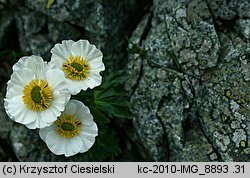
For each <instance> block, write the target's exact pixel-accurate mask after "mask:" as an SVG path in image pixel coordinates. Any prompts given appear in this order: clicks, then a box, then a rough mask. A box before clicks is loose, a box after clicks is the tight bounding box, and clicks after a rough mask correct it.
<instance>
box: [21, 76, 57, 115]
mask: <svg viewBox="0 0 250 178" xmlns="http://www.w3.org/2000/svg"><path fill="white" fill-rule="evenodd" d="M23 94H24V95H23V96H22V98H23V102H24V103H25V104H26V107H27V108H28V109H30V110H32V111H37V110H40V111H43V110H45V109H47V108H48V107H49V104H50V102H51V100H52V90H51V88H50V86H49V85H48V82H46V81H44V80H32V81H31V82H30V83H28V84H27V85H25V87H24V89H23Z"/></svg>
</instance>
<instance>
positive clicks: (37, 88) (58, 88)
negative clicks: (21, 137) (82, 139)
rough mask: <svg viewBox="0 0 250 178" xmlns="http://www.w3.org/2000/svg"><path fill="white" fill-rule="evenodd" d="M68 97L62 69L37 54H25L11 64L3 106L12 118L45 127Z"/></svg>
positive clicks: (32, 127) (57, 114) (55, 117)
mask: <svg viewBox="0 0 250 178" xmlns="http://www.w3.org/2000/svg"><path fill="white" fill-rule="evenodd" d="M69 98H70V93H69V91H68V89H67V84H66V82H65V78H64V74H63V72H62V71H60V70H59V69H57V68H56V67H55V66H54V67H53V66H52V65H51V64H50V65H48V64H47V63H46V62H44V61H43V59H42V58H41V57H39V56H29V57H28V56H27V57H22V58H21V59H19V61H18V62H17V63H16V64H15V65H14V66H13V74H12V75H11V78H10V80H9V81H8V83H7V93H6V98H5V99H4V106H5V109H6V113H7V114H8V115H9V117H10V118H11V119H12V120H14V121H16V122H18V123H21V124H24V125H26V127H28V128H30V129H35V128H44V127H47V126H49V125H51V124H52V123H53V122H54V121H55V120H56V119H57V117H58V116H60V115H61V112H62V111H63V110H64V108H65V105H66V104H67V102H68V101H69Z"/></svg>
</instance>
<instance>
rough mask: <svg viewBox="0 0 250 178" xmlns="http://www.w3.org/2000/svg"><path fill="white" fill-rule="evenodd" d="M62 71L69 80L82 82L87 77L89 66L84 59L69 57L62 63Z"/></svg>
mask: <svg viewBox="0 0 250 178" xmlns="http://www.w3.org/2000/svg"><path fill="white" fill-rule="evenodd" d="M62 70H63V71H64V73H65V74H66V76H67V77H68V78H69V79H71V80H83V79H85V78H87V77H88V76H89V71H90V66H89V63H88V61H87V60H86V59H84V58H82V57H80V56H71V57H69V58H68V59H67V60H66V62H64V63H63V66H62Z"/></svg>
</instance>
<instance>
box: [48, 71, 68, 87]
mask: <svg viewBox="0 0 250 178" xmlns="http://www.w3.org/2000/svg"><path fill="white" fill-rule="evenodd" d="M46 81H47V82H48V83H49V86H50V87H51V89H52V90H53V91H56V90H58V91H59V90H65V91H67V84H66V82H65V77H64V73H63V72H62V71H61V70H59V69H51V70H48V71H47V74H46Z"/></svg>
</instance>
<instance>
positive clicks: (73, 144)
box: [65, 136, 83, 157]
mask: <svg viewBox="0 0 250 178" xmlns="http://www.w3.org/2000/svg"><path fill="white" fill-rule="evenodd" d="M66 143H67V144H66V145H65V156H66V157H69V156H73V155H75V154H77V153H79V152H80V150H81V148H82V146H83V142H82V139H81V138H80V137H78V136H75V137H72V138H68V139H67V141H66Z"/></svg>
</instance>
